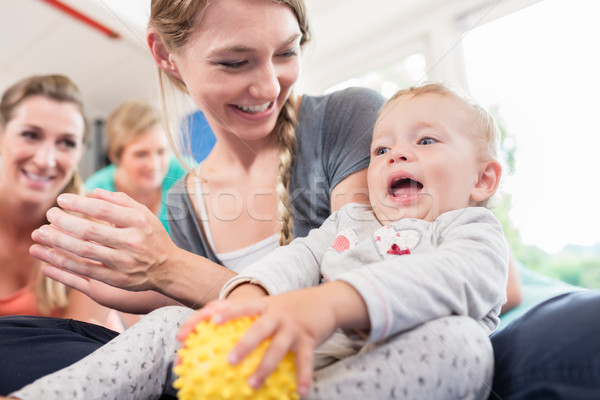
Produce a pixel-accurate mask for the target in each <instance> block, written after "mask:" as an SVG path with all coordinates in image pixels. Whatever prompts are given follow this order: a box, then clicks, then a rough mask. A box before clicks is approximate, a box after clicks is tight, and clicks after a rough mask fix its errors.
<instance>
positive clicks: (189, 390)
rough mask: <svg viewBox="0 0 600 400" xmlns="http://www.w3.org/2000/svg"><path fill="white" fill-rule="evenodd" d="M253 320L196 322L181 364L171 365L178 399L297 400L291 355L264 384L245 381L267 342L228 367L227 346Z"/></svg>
mask: <svg viewBox="0 0 600 400" xmlns="http://www.w3.org/2000/svg"><path fill="white" fill-rule="evenodd" d="M255 319H256V317H253V318H248V317H244V318H238V319H235V320H231V321H228V322H227V323H224V324H221V325H216V324H214V323H213V322H206V321H203V322H200V323H199V324H198V325H197V326H196V328H195V331H194V332H193V333H191V334H190V335H189V336H188V337H187V339H186V341H185V346H184V347H183V348H181V349H180V350H179V352H178V355H179V356H180V358H181V363H180V364H178V365H177V366H175V368H174V372H175V374H177V376H178V378H177V380H176V381H175V383H174V385H173V386H174V387H175V388H176V389H178V393H177V397H178V398H179V399H181V400H191V399H197V400H200V399H206V400H208V399H210V400H225V399H237V400H251V399H263V400H298V398H299V397H298V394H297V393H296V369H295V363H294V356H293V354H292V353H288V354H287V355H286V357H285V358H284V359H283V360H282V361H281V362H280V363H279V364H278V366H277V369H276V370H275V371H274V372H273V374H272V375H271V376H269V378H268V379H267V380H266V382H265V385H264V386H263V387H261V388H258V389H253V388H251V387H250V386H249V384H248V378H249V376H250V374H251V373H253V371H254V370H255V369H256V366H257V365H258V363H259V362H260V360H261V357H262V355H263V354H264V351H265V349H266V347H267V346H268V344H269V342H268V340H267V341H265V342H263V343H261V345H260V346H259V347H258V348H257V349H255V350H254V351H253V352H252V353H251V354H250V355H249V356H248V357H246V358H244V360H243V361H242V362H240V363H239V364H237V365H231V364H230V362H229V361H228V359H227V355H228V353H229V352H230V350H231V347H232V346H233V345H234V344H235V343H236V342H237V341H238V340H239V339H240V337H241V336H242V335H243V334H244V332H246V331H247V330H248V328H249V327H250V325H251V324H252V323H253V321H254V320H255Z"/></svg>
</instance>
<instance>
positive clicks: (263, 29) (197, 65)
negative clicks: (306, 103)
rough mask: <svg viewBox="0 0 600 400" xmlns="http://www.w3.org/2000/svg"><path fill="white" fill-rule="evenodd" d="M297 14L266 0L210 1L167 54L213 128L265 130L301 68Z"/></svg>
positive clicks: (248, 133)
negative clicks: (185, 41)
mask: <svg viewBox="0 0 600 400" xmlns="http://www.w3.org/2000/svg"><path fill="white" fill-rule="evenodd" d="M300 39H301V32H300V27H299V25H298V20H297V19H296V16H295V15H294V12H293V11H292V9H291V8H290V7H288V6H286V5H279V4H277V3H275V2H273V1H267V0H251V1H243V2H240V1H237V0H219V1H214V2H212V3H211V5H210V6H209V7H208V9H207V10H206V12H205V13H204V15H203V16H202V18H201V20H200V23H199V26H198V31H197V32H195V33H194V34H193V36H192V38H191V39H190V42H189V43H188V44H187V45H186V46H185V47H184V48H182V49H181V50H180V51H178V52H177V53H176V54H174V55H173V57H172V62H173V64H174V68H175V70H176V73H177V74H178V75H179V76H180V77H181V79H182V80H183V81H184V82H185V84H186V86H187V89H188V91H189V92H190V95H191V97H192V99H193V100H194V102H195V103H196V104H197V105H198V106H199V107H200V109H202V111H203V112H204V114H205V115H206V118H207V119H208V121H209V123H210V124H211V127H212V128H213V130H214V131H215V133H217V134H219V132H230V133H233V134H235V135H237V136H238V137H240V138H242V139H244V140H249V141H251V140H256V139H261V138H264V137H266V136H268V135H269V134H270V133H271V131H272V130H273V128H274V126H275V122H276V120H277V116H278V115H279V112H280V111H281V109H282V107H283V105H284V103H285V101H286V99H287V97H288V96H289V94H290V92H291V90H292V87H293V85H294V84H295V83H296V81H297V79H298V76H299V73H300V57H299V56H300V53H299V52H300Z"/></svg>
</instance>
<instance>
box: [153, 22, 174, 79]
mask: <svg viewBox="0 0 600 400" xmlns="http://www.w3.org/2000/svg"><path fill="white" fill-rule="evenodd" d="M146 41H147V43H148V47H149V48H150V53H152V57H153V58H154V61H155V62H156V65H158V67H159V68H160V69H162V70H163V71H164V72H166V73H167V74H171V75H173V76H175V77H176V78H178V79H180V80H181V76H180V75H179V71H177V66H176V65H175V62H174V61H173V59H172V57H171V53H170V52H169V51H168V50H167V48H166V47H165V45H164V43H163V41H162V39H161V38H160V36H159V35H158V34H157V33H156V32H154V30H152V29H150V28H149V29H148V33H147V34H146Z"/></svg>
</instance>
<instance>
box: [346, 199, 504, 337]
mask: <svg viewBox="0 0 600 400" xmlns="http://www.w3.org/2000/svg"><path fill="white" fill-rule="evenodd" d="M432 240H433V243H432V248H431V249H427V248H423V250H422V251H416V252H414V253H413V254H408V255H401V256H398V257H396V258H393V259H389V260H385V261H381V262H377V263H373V264H369V265H366V266H363V267H360V268H357V269H353V270H351V271H348V272H344V273H342V274H341V275H339V276H337V277H336V279H339V280H343V281H345V282H347V283H349V284H350V285H352V286H353V287H354V288H355V289H356V290H357V291H358V292H359V293H360V294H361V295H362V297H363V299H364V300H365V302H366V304H367V307H368V310H369V316H370V319H371V331H370V337H369V341H373V342H374V341H380V340H383V339H385V338H387V337H389V336H391V335H394V334H395V333H398V332H402V331H406V330H409V329H411V328H414V327H415V326H417V325H420V324H422V323H423V322H426V321H430V320H432V319H435V318H439V317H444V316H448V315H465V316H469V317H471V318H473V319H474V320H476V321H478V322H479V323H480V324H482V325H483V326H485V328H486V329H487V331H488V332H491V331H492V330H493V329H494V328H495V327H496V326H497V323H498V313H499V310H500V306H501V305H502V304H503V303H504V301H505V287H506V279H507V265H508V248H507V245H506V241H505V239H504V234H503V232H502V227H501V225H500V223H499V222H498V221H497V220H496V219H495V217H494V216H493V215H492V213H491V212H490V211H489V210H486V209H483V208H468V209H463V210H456V211H452V212H449V213H446V214H443V215H442V216H441V217H440V218H439V219H438V220H437V221H436V222H434V223H433V239H432Z"/></svg>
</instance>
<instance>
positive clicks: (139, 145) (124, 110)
mask: <svg viewBox="0 0 600 400" xmlns="http://www.w3.org/2000/svg"><path fill="white" fill-rule="evenodd" d="M105 133H106V138H107V141H108V157H109V158H110V160H111V162H112V164H110V165H108V166H107V167H104V168H102V169H101V170H99V171H97V172H95V173H94V174H93V175H92V176H90V177H89V178H88V179H87V180H86V181H85V184H84V185H85V189H86V190H87V191H92V190H93V189H95V188H101V189H105V190H109V191H111V192H124V193H127V194H128V195H129V196H131V197H132V198H134V199H135V200H137V201H138V202H140V203H142V204H144V205H145V206H146V207H148V208H149V209H150V210H151V211H152V212H154V213H155V214H156V215H158V217H159V218H160V221H161V222H162V224H163V225H164V227H165V229H166V230H167V232H169V233H170V230H169V224H168V220H167V212H166V198H167V197H166V196H167V191H168V190H169V188H171V186H172V185H173V184H174V183H175V182H176V181H177V180H178V179H179V178H181V177H183V176H184V175H185V174H186V172H187V171H186V169H185V168H184V167H183V166H182V165H181V164H180V163H179V162H178V161H177V160H176V159H175V158H174V157H173V156H172V155H171V153H170V152H169V144H168V141H167V136H166V134H165V132H164V131H163V129H162V127H161V121H160V114H159V113H158V111H157V110H156V109H154V108H153V107H152V106H150V105H149V104H147V103H145V102H141V101H129V102H126V103H124V104H122V105H121V106H119V107H118V108H117V109H116V110H114V111H113V112H112V113H111V114H110V115H109V116H108V118H107V119H106V124H105Z"/></svg>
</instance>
